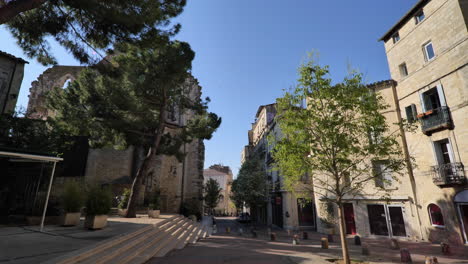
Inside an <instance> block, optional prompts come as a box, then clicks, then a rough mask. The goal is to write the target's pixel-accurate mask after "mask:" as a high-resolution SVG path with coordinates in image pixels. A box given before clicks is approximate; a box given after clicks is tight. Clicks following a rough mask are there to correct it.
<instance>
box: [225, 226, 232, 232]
mask: <svg viewBox="0 0 468 264" xmlns="http://www.w3.org/2000/svg"><path fill="white" fill-rule="evenodd" d="M226 233H227V234H229V233H231V228H230V227H229V226H228V227H226Z"/></svg>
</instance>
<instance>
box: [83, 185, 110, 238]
mask: <svg viewBox="0 0 468 264" xmlns="http://www.w3.org/2000/svg"><path fill="white" fill-rule="evenodd" d="M111 206H112V194H111V192H110V191H109V190H108V189H101V188H100V187H98V186H93V187H91V188H90V189H89V191H88V197H87V199H86V221H85V227H86V228H89V229H101V228H104V227H106V225H107V214H108V213H109V211H110V208H111Z"/></svg>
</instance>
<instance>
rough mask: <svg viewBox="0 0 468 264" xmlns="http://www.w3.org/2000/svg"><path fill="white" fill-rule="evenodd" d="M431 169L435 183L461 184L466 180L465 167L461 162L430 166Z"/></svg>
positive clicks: (441, 184) (440, 184)
mask: <svg viewBox="0 0 468 264" xmlns="http://www.w3.org/2000/svg"><path fill="white" fill-rule="evenodd" d="M431 169H432V173H433V176H432V181H433V182H434V184H436V185H439V186H443V185H463V184H465V182H466V177H465V168H464V166H463V163H461V162H454V163H447V164H441V165H437V166H432V167H431Z"/></svg>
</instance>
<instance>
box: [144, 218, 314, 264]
mask: <svg viewBox="0 0 468 264" xmlns="http://www.w3.org/2000/svg"><path fill="white" fill-rule="evenodd" d="M216 225H217V229H218V232H217V233H216V234H213V235H212V236H210V237H209V238H208V239H203V240H201V241H198V242H197V243H196V244H194V245H188V246H187V247H185V248H184V249H182V250H178V251H172V252H171V253H169V254H168V255H166V256H165V257H163V258H153V259H151V260H150V261H149V262H147V263H148V264H184V263H191V264H192V263H193V264H198V263H200V264H218V263H229V264H241V263H242V264H249V263H252V264H253V263H255V264H291V263H308V262H304V261H306V258H301V257H299V256H293V255H295V253H296V252H294V251H292V245H291V244H290V243H289V244H288V243H284V242H272V241H268V240H267V239H266V237H259V238H256V239H254V238H252V236H251V234H250V232H247V233H246V231H247V230H245V229H246V227H245V226H244V225H242V224H240V223H238V222H237V221H236V220H235V218H234V217H218V218H216ZM226 227H230V228H231V232H230V234H227V233H226ZM239 228H243V232H244V234H243V235H242V236H240V235H239ZM309 263H320V262H315V261H314V262H309Z"/></svg>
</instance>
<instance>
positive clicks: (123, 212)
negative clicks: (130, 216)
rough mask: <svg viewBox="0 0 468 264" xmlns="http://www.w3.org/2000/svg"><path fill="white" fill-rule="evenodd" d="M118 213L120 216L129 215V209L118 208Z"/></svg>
mask: <svg viewBox="0 0 468 264" xmlns="http://www.w3.org/2000/svg"><path fill="white" fill-rule="evenodd" d="M117 214H118V215H119V216H122V217H125V216H127V209H118V210H117Z"/></svg>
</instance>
